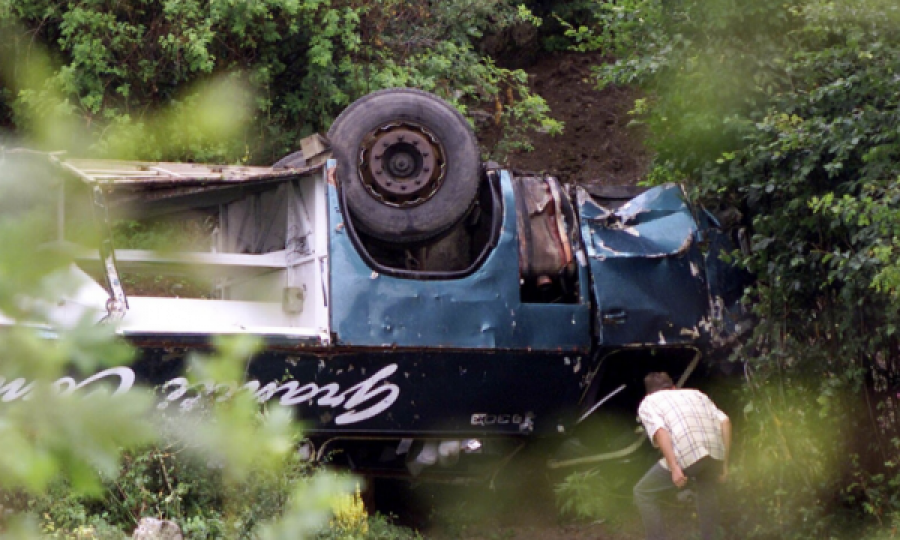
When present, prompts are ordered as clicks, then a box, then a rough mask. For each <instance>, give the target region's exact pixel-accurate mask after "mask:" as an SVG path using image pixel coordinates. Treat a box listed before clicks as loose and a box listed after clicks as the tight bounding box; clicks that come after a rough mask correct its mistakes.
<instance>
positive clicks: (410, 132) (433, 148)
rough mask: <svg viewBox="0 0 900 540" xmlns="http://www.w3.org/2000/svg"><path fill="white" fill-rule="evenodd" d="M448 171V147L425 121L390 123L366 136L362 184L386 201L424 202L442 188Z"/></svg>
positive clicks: (392, 203)
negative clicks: (446, 154)
mask: <svg viewBox="0 0 900 540" xmlns="http://www.w3.org/2000/svg"><path fill="white" fill-rule="evenodd" d="M444 172H445V160H444V149H443V147H442V146H441V144H440V143H439V142H438V140H437V138H436V137H435V136H434V135H432V134H431V133H430V132H429V131H428V130H427V129H425V128H424V127H423V126H421V125H418V124H414V123H408V122H402V123H393V124H388V125H386V126H382V127H380V128H378V129H375V130H373V131H372V132H370V133H369V134H367V135H366V137H364V138H363V144H362V148H361V152H360V157H359V175H360V178H361V179H362V184H363V185H364V186H365V187H366V190H367V191H368V192H369V194H370V195H371V196H372V197H374V198H375V199H377V200H379V201H381V202H382V203H384V204H386V205H389V206H396V207H410V206H416V205H419V204H422V203H424V202H425V201H427V200H429V199H431V198H432V197H433V196H434V194H435V193H437V191H438V189H440V187H441V184H442V183H443V181H444Z"/></svg>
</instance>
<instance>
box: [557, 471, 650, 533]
mask: <svg viewBox="0 0 900 540" xmlns="http://www.w3.org/2000/svg"><path fill="white" fill-rule="evenodd" d="M632 487H633V484H632V482H631V479H626V477H625V476H623V475H614V474H611V473H610V471H601V470H599V469H591V470H587V471H578V472H573V473H571V474H569V475H568V476H566V478H565V479H564V480H563V481H562V482H559V483H558V484H556V485H555V486H554V487H553V491H554V494H555V496H556V503H557V507H558V508H559V512H560V514H562V515H563V516H566V517H570V518H574V519H576V520H603V521H605V522H612V523H615V522H617V521H618V519H619V517H620V516H622V515H624V513H625V512H627V511H628V508H627V507H629V506H630V505H631V504H632V500H631V488H632Z"/></svg>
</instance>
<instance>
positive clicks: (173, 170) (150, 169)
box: [62, 159, 322, 190]
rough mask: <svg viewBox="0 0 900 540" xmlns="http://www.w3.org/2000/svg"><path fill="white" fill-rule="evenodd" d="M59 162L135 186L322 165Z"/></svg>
mask: <svg viewBox="0 0 900 540" xmlns="http://www.w3.org/2000/svg"><path fill="white" fill-rule="evenodd" d="M62 165H63V166H64V167H66V168H67V169H69V170H71V171H72V172H74V173H75V174H77V175H78V176H79V177H80V178H82V179H84V180H85V181H88V182H91V183H98V184H111V185H113V186H116V187H117V188H127V187H131V188H133V189H138V190H150V189H158V188H163V187H178V186H182V187H183V186H196V185H203V186H213V185H223V184H224V185H227V184H240V183H253V182H262V181H266V180H276V179H286V178H290V177H295V176H300V175H303V174H306V173H309V172H312V171H315V170H316V169H321V168H322V166H321V165H318V166H312V167H304V168H301V169H273V168H271V167H248V166H243V165H208V164H199V163H168V162H142V161H115V160H91V159H67V160H64V161H62Z"/></svg>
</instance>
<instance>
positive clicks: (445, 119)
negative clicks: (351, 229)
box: [328, 88, 481, 243]
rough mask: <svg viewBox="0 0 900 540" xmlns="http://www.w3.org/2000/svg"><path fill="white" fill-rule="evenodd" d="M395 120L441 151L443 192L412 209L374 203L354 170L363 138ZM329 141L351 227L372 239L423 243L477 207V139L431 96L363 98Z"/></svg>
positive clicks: (401, 92)
mask: <svg viewBox="0 0 900 540" xmlns="http://www.w3.org/2000/svg"><path fill="white" fill-rule="evenodd" d="M397 121H411V122H414V123H417V124H420V125H422V126H424V127H425V128H427V129H428V131H430V132H431V133H432V134H433V135H434V136H435V137H436V138H437V139H438V140H439V141H440V143H441V144H442V145H443V147H444V152H445V156H444V159H445V161H446V169H445V177H444V181H443V183H442V184H441V187H440V188H439V189H438V191H437V192H436V193H435V194H434V195H433V196H432V197H431V198H430V199H429V200H427V201H425V202H424V203H421V204H419V205H417V206H413V207H405V208H401V207H394V206H390V205H387V204H384V203H383V202H381V201H379V200H378V199H376V198H374V197H373V196H372V195H371V194H370V193H369V192H368V190H367V189H366V187H365V186H364V185H363V183H362V180H361V179H360V178H359V172H358V170H357V160H358V159H359V158H358V156H359V152H360V144H361V143H362V140H363V137H365V135H366V134H368V133H369V132H371V131H372V130H374V129H376V128H378V127H381V126H382V125H385V124H388V123H391V122H397ZM328 139H329V140H330V142H331V147H332V155H333V156H334V158H335V159H336V161H337V178H338V182H339V183H340V186H341V189H343V190H345V195H346V200H347V205H348V206H349V210H350V213H351V214H352V218H353V223H354V225H355V226H357V228H359V229H360V230H362V231H363V232H365V233H367V234H369V235H371V236H374V237H375V238H378V239H380V240H384V241H389V242H400V243H413V242H421V241H424V240H427V239H429V238H432V237H435V236H437V235H439V234H441V233H443V232H445V231H447V230H448V229H450V228H451V227H453V225H455V224H456V223H458V222H459V221H460V220H461V219H462V218H463V217H465V216H466V214H467V213H468V212H469V210H470V208H471V207H472V205H473V204H474V202H475V197H476V195H477V193H478V184H479V179H480V174H481V160H480V154H479V148H478V142H477V140H476V139H475V134H474V132H473V131H472V128H471V127H470V126H469V123H468V122H467V121H466V119H465V117H464V116H463V115H462V114H460V112H459V111H457V110H456V109H455V108H454V107H453V106H452V105H450V104H449V103H447V102H446V101H444V100H443V99H441V98H439V97H438V96H436V95H434V94H431V93H428V92H425V91H422V90H417V89H413V88H389V89H386V90H379V91H377V92H373V93H371V94H367V95H365V96H363V97H361V98H360V99H358V100H356V101H354V102H353V103H352V104H351V105H350V106H349V107H347V108H346V109H345V110H344V111H343V112H342V113H341V114H340V115H339V116H338V117H337V118H336V119H335V121H334V123H333V124H332V125H331V128H330V129H329V130H328Z"/></svg>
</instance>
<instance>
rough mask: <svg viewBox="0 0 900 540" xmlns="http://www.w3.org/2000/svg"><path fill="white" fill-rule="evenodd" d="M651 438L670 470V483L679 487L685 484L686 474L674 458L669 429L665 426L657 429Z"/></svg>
mask: <svg viewBox="0 0 900 540" xmlns="http://www.w3.org/2000/svg"><path fill="white" fill-rule="evenodd" d="M653 440H654V441H655V442H656V446H658V447H659V449H660V450H661V451H662V455H663V457H664V458H665V459H666V465H668V466H669V470H670V471H672V483H673V484H675V485H676V486H678V488H679V489H680V488H683V487H684V486H685V484H687V476H685V475H684V471H682V470H681V467H680V466H679V465H678V460H677V459H676V458H675V447H674V446H672V436H671V435H670V434H669V431H668V430H667V429H666V428H659V429H657V430H656V433H654V434H653Z"/></svg>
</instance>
